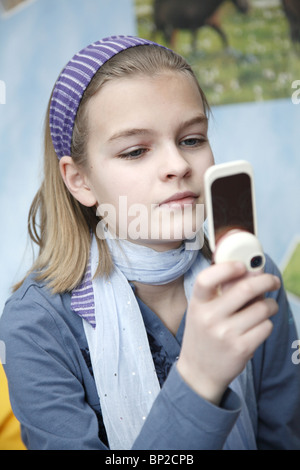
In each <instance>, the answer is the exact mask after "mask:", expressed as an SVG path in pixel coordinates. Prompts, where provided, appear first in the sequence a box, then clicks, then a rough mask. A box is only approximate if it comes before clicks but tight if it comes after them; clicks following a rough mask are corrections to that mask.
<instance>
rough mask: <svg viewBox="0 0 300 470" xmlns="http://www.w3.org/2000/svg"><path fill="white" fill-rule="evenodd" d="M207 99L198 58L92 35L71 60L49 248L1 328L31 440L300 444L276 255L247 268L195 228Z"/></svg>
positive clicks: (53, 169)
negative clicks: (251, 272)
mask: <svg viewBox="0 0 300 470" xmlns="http://www.w3.org/2000/svg"><path fill="white" fill-rule="evenodd" d="M208 113H209V107H208V104H207V101H206V99H205V96H204V94H203V92H202V90H201V88H200V86H199V84H198V83H197V80H196V78H195V76H194V74H193V72H192V70H191V68H190V67H189V65H188V64H187V63H186V61H185V60H184V59H183V58H182V57H180V56H178V55H176V54H175V53H174V52H172V51H170V50H168V49H166V48H164V47H162V46H159V45H156V44H154V43H152V42H150V41H146V40H143V39H140V38H134V37H124V36H123V37H122V36H116V37H111V38H107V39H104V40H101V41H98V42H96V43H94V44H91V45H90V46H88V47H87V48H85V49H84V50H82V51H81V52H80V53H78V54H77V55H75V56H74V57H73V59H72V60H71V61H70V62H69V63H68V64H67V66H66V67H65V68H64V70H63V71H62V73H61V74H60V76H59V78H58V80H57V82H56V84H55V86H54V89H53V93H52V97H51V100H50V103H49V108H48V111H47V122H46V126H45V163H44V165H45V166H44V172H45V174H44V180H43V183H42V185H41V188H40V190H39V191H38V193H37V195H36V197H35V199H34V201H33V204H32V207H31V210H30V215H29V222H30V224H29V227H30V235H31V237H32V239H33V240H34V241H35V242H36V243H37V244H38V245H39V248H40V250H39V255H38V257H37V260H36V262H35V264H34V265H33V267H32V269H31V272H30V273H29V274H28V276H27V277H26V279H25V280H24V281H23V282H22V283H21V284H20V286H19V288H18V289H17V290H16V292H15V293H14V294H13V295H12V297H11V298H10V299H9V300H8V302H7V304H6V307H5V310H4V313H3V315H2V318H1V325H0V329H1V335H0V336H1V338H0V339H2V340H3V341H5V343H6V357H7V364H6V365H5V369H6V374H7V377H8V382H9V386H10V394H11V402H12V406H13V410H14V413H15V415H16V417H17V418H18V419H19V421H20V422H21V424H22V433H23V434H22V435H23V439H24V443H25V445H26V446H27V448H28V449H177V450H179V449H256V448H264V449H279V448H285V449H292V448H293V449H294V448H300V424H299V423H300V399H299V396H300V394H299V390H300V375H299V369H298V368H297V367H296V366H295V365H293V363H292V361H291V349H290V348H291V344H292V342H293V340H294V339H295V338H296V333H295V327H294V324H293V319H292V316H291V313H290V310H289V306H288V303H287V300H286V296H285V292H284V290H283V288H282V287H281V285H280V280H279V277H280V276H279V272H278V270H277V268H276V267H275V266H274V264H273V263H272V261H271V260H270V259H268V261H267V267H266V272H265V273H261V274H260V275H258V276H255V277H248V276H246V270H245V267H244V266H243V265H242V264H241V263H235V262H232V263H224V264H220V265H210V264H211V263H210V256H209V250H208V249H207V243H206V241H205V243H204V246H203V247H202V249H200V250H199V249H195V245H193V243H192V244H191V243H188V241H189V240H190V239H192V237H193V236H194V235H195V233H196V232H199V221H198V219H197V209H198V208H199V206H200V205H201V204H203V202H204V198H203V175H204V172H205V170H206V169H207V168H208V167H209V166H211V165H213V163H214V162H213V155H212V151H211V148H210V145H209V141H208V138H207V123H208ZM124 201H125V202H126V207H127V209H126V211H124V207H125V206H124ZM137 205H138V207H139V208H141V207H142V208H143V217H140V218H139V217H137V216H136V213H137V211H136V208H137ZM37 216H39V222H38V220H37ZM99 220H101V221H102V222H100V225H99ZM145 226H146V229H145ZM178 226H180V228H181V232H180V231H179V232H178ZM224 287H226V289H225V288H224ZM262 296H264V297H262Z"/></svg>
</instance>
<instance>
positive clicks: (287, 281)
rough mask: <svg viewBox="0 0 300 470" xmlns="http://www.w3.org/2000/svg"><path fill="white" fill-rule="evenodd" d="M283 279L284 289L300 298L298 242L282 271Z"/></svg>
mask: <svg viewBox="0 0 300 470" xmlns="http://www.w3.org/2000/svg"><path fill="white" fill-rule="evenodd" d="M283 281H284V285H285V288H286V290H287V291H288V292H290V293H291V294H293V295H295V296H297V297H299V299H300V242H299V243H297V245H296V247H295V249H294V251H293V253H292V255H291V257H290V259H289V261H288V264H287V265H286V267H285V269H284V271H283Z"/></svg>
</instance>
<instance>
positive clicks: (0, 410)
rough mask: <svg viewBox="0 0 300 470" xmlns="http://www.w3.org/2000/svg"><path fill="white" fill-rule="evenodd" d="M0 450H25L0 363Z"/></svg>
mask: <svg viewBox="0 0 300 470" xmlns="http://www.w3.org/2000/svg"><path fill="white" fill-rule="evenodd" d="M0 450H26V447H25V446H24V444H23V442H22V439H21V431H20V423H19V421H18V420H17V419H16V417H15V416H14V414H13V412H12V409H11V406H10V401H9V395H8V385H7V380H6V375H5V372H4V369H3V366H2V364H0Z"/></svg>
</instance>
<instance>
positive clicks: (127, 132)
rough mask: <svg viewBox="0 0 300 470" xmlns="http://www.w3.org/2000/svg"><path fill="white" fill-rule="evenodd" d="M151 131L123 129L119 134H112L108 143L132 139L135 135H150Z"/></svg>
mask: <svg viewBox="0 0 300 470" xmlns="http://www.w3.org/2000/svg"><path fill="white" fill-rule="evenodd" d="M150 133H151V131H150V130H149V129H125V130H123V131H120V132H116V133H115V134H113V135H112V136H111V137H110V138H109V139H108V142H113V141H114V140H117V139H122V138H124V137H132V136H135V135H141V134H143V135H145V134H150Z"/></svg>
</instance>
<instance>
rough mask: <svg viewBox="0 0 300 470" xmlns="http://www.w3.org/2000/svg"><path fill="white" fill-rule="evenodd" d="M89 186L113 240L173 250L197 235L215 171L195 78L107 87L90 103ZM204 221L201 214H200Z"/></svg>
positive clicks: (169, 76) (170, 76)
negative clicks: (207, 176)
mask: <svg viewBox="0 0 300 470" xmlns="http://www.w3.org/2000/svg"><path fill="white" fill-rule="evenodd" d="M88 119H89V140H88V169H87V174H86V177H87V180H88V184H89V187H90V190H91V191H92V193H93V196H94V197H95V201H96V204H97V206H98V214H99V215H101V216H102V217H103V220H104V221H105V223H106V224H107V225H108V226H109V228H110V230H111V231H112V232H113V233H116V234H117V235H118V236H119V237H120V238H128V239H131V241H134V242H137V243H143V244H144V245H147V246H152V247H153V248H155V249H156V250H159V251H160V250H166V249H171V248H174V247H176V246H178V245H180V243H181V241H182V240H183V239H185V238H191V237H192V235H193V234H194V233H195V230H198V229H199V228H200V227H201V225H202V223H203V218H202V219H201V218H200V219H201V220H200V221H199V220H198V216H199V214H201V209H203V206H202V204H203V203H204V188H203V175H204V173H205V170H206V169H207V168H208V167H209V166H211V165H213V163H214V161H213V155H212V151H211V148H210V144H209V142H208V139H207V119H206V117H205V114H204V109H203V103H202V99H201V95H200V93H199V90H198V88H197V85H196V83H195V82H194V80H193V78H192V77H190V76H188V75H185V74H183V73H179V72H164V73H161V74H160V75H158V76H155V77H151V78H147V77H144V76H140V77H136V78H131V77H130V78H125V79H124V78H122V79H119V80H114V81H111V82H109V83H107V84H105V85H104V86H103V87H102V89H101V90H100V91H99V92H98V93H97V94H96V95H95V96H94V97H93V98H92V99H91V101H90V102H89V104H88ZM197 214H198V215H197Z"/></svg>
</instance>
